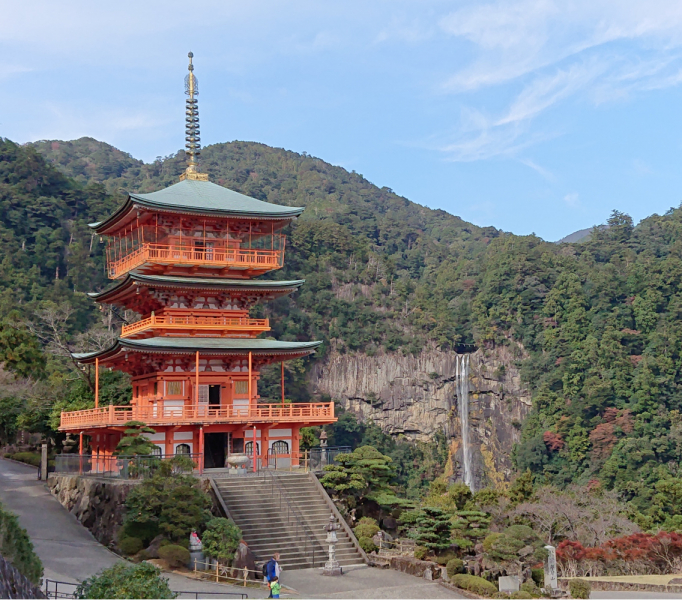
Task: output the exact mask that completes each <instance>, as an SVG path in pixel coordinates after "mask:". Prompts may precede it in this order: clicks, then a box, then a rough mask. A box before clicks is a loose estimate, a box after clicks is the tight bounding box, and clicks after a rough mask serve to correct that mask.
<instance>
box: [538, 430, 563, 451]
mask: <svg viewBox="0 0 682 600" xmlns="http://www.w3.org/2000/svg"><path fill="white" fill-rule="evenodd" d="M542 437H543V439H544V441H545V445H546V446H547V448H548V449H549V451H550V452H558V451H559V450H561V449H562V448H563V447H564V446H565V445H566V442H564V438H562V437H561V434H560V433H554V432H553V431H545V434H544V435H543V436H542Z"/></svg>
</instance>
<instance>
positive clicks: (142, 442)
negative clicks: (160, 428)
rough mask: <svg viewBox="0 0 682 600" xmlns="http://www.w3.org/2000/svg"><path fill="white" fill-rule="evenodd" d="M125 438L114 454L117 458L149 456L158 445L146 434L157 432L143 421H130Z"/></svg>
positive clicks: (127, 424)
mask: <svg viewBox="0 0 682 600" xmlns="http://www.w3.org/2000/svg"><path fill="white" fill-rule="evenodd" d="M125 427H126V429H125V430H124V432H123V437H122V438H121V439H120V441H119V442H118V445H117V446H116V450H115V451H114V454H115V455H117V456H137V455H143V456H145V455H148V454H151V453H152V450H153V449H154V448H155V447H156V445H155V444H154V443H153V442H151V441H150V440H149V438H148V437H146V436H145V435H144V434H145V433H146V434H150V435H152V434H154V433H156V431H155V430H154V429H152V428H151V427H148V426H147V425H145V424H144V423H142V422H141V421H129V422H128V423H126V424H125Z"/></svg>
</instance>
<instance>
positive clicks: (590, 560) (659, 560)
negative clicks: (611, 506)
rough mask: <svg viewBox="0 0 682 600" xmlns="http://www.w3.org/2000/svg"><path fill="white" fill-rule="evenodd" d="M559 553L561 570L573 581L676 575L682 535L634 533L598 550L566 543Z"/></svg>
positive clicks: (575, 543)
mask: <svg viewBox="0 0 682 600" xmlns="http://www.w3.org/2000/svg"><path fill="white" fill-rule="evenodd" d="M556 553H557V564H558V566H559V570H560V571H561V573H562V574H563V575H565V576H569V577H576V576H586V575H600V574H606V573H608V574H612V575H622V574H626V575H629V574H636V573H638V574H644V573H676V572H677V571H678V570H679V568H680V566H681V565H682V535H680V534H678V533H675V532H667V531H659V532H658V533H657V534H655V535H654V534H651V533H634V534H632V535H626V536H623V537H619V538H614V539H612V540H608V541H607V542H605V543H604V544H602V545H601V546H596V547H594V548H585V547H584V546H583V545H582V544H581V543H580V542H573V541H569V540H565V541H563V542H561V543H560V544H559V545H558V546H557V550H556Z"/></svg>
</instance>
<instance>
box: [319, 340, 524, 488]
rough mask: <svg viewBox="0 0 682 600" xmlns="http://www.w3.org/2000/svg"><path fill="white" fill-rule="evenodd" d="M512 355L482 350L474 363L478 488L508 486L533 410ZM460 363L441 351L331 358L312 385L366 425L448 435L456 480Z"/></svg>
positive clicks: (506, 350) (419, 436) (415, 436)
mask: <svg viewBox="0 0 682 600" xmlns="http://www.w3.org/2000/svg"><path fill="white" fill-rule="evenodd" d="M514 351H515V352H516V356H515V355H514V354H513V350H512V349H511V347H508V346H502V347H498V348H495V349H492V350H477V351H476V352H474V353H472V354H471V355H470V357H469V359H470V360H469V371H468V378H469V386H470V393H469V404H470V411H469V412H470V414H469V420H470V430H471V431H470V436H469V439H470V443H471V445H472V446H473V463H474V465H473V467H474V468H473V470H474V474H475V482H476V487H477V488H480V487H482V486H484V485H487V484H494V485H504V482H506V481H508V480H509V478H510V476H511V473H512V465H511V459H510V454H511V449H512V445H513V444H514V443H515V442H517V441H518V440H519V434H520V425H521V423H522V421H523V419H524V418H525V416H526V414H527V413H528V411H529V410H530V406H531V398H530V392H529V391H528V390H526V389H524V387H523V386H522V384H521V378H520V376H519V372H518V368H517V367H516V361H517V360H519V359H520V358H521V357H523V356H524V354H523V350H522V349H520V348H518V347H515V350H514ZM457 363H458V355H457V354H455V353H454V352H445V351H441V350H438V349H437V348H435V347H432V348H427V349H425V350H423V351H422V352H421V353H420V354H419V355H417V356H411V355H410V356H404V355H401V354H398V353H391V354H385V353H378V354H376V355H374V356H368V355H366V354H361V353H355V354H340V353H338V352H332V353H331V354H330V356H329V357H328V359H327V360H326V361H325V362H324V363H318V364H317V365H315V367H314V368H313V372H312V385H313V389H314V391H315V392H316V393H319V394H329V395H330V396H331V397H332V398H334V399H335V400H339V401H340V402H341V403H342V404H343V406H344V407H345V408H346V409H347V410H349V411H351V412H353V413H355V414H356V415H357V416H358V418H360V419H361V420H365V421H366V420H369V419H371V420H373V421H374V422H375V423H376V424H377V425H379V426H380V427H381V428H382V429H383V430H384V431H385V432H386V433H389V434H391V435H395V436H398V435H404V436H405V437H407V438H408V439H411V440H419V441H426V440H428V439H430V438H431V436H433V434H434V433H435V432H437V431H442V432H444V433H445V435H446V436H447V437H448V438H449V439H450V440H451V452H452V455H453V458H454V459H455V460H454V461H453V464H454V465H455V472H454V473H453V475H454V476H455V477H457V476H459V475H461V473H460V472H459V471H461V467H460V466H459V465H461V450H460V446H461V433H462V432H461V425H460V403H459V402H458V398H457V391H458V380H457V378H458V368H457ZM460 363H461V361H460ZM460 371H461V368H460ZM460 376H464V374H463V375H460Z"/></svg>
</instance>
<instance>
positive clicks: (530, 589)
mask: <svg viewBox="0 0 682 600" xmlns="http://www.w3.org/2000/svg"><path fill="white" fill-rule="evenodd" d="M520 591H521V592H524V593H525V594H528V595H530V597H531V598H539V597H540V596H542V594H541V592H540V588H539V587H538V586H537V585H535V582H534V581H533V580H532V579H531V580H530V581H526V582H525V583H522V584H521V586H520Z"/></svg>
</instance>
